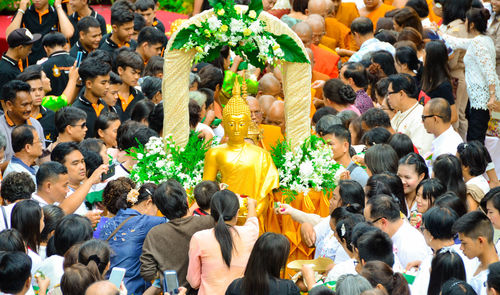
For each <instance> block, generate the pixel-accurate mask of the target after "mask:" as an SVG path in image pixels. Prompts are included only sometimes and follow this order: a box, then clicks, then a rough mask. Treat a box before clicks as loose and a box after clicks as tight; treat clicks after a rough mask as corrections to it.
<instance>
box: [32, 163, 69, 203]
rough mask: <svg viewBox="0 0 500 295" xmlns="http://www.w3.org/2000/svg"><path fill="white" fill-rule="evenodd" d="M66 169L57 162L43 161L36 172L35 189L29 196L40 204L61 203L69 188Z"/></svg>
mask: <svg viewBox="0 0 500 295" xmlns="http://www.w3.org/2000/svg"><path fill="white" fill-rule="evenodd" d="M68 185H69V177H68V169H66V167H65V166H64V165H63V164H61V163H59V162H53V161H50V162H45V163H43V164H42V165H40V167H39V168H38V171H37V172H36V186H37V190H36V192H35V193H33V195H32V196H31V198H32V199H33V200H35V201H37V202H38V204H40V206H41V207H43V206H46V205H52V204H54V205H59V204H61V203H62V202H63V201H64V199H65V197H66V195H67V194H68V191H69V188H68Z"/></svg>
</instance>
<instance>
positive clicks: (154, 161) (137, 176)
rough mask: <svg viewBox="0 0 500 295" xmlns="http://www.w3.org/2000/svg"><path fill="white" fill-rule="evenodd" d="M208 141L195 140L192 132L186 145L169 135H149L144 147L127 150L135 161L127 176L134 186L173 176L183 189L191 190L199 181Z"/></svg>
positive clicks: (159, 181) (201, 177) (195, 137)
mask: <svg viewBox="0 0 500 295" xmlns="http://www.w3.org/2000/svg"><path fill="white" fill-rule="evenodd" d="M210 144H211V143H207V142H204V141H203V140H202V139H198V136H197V134H196V133H193V134H192V135H191V136H190V138H189V142H188V144H187V146H186V148H179V147H178V146H176V144H175V142H174V141H173V139H172V137H171V136H167V137H166V138H160V137H152V138H150V139H149V141H148V143H147V144H146V145H145V146H139V148H136V149H131V150H129V151H128V152H129V155H131V156H132V157H134V158H135V159H136V160H137V163H136V164H135V165H134V166H133V168H132V170H131V173H130V176H131V179H132V180H133V181H135V182H136V184H137V185H142V184H143V183H146V182H153V183H156V184H160V183H161V182H163V181H166V180H168V179H175V180H177V181H178V182H179V183H180V184H182V186H183V187H184V188H185V189H186V190H191V189H193V188H194V187H195V186H196V185H197V184H198V183H200V182H201V181H202V180H203V168H204V159H205V153H206V151H207V150H208V149H209V148H210Z"/></svg>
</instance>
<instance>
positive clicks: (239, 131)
mask: <svg viewBox="0 0 500 295" xmlns="http://www.w3.org/2000/svg"><path fill="white" fill-rule="evenodd" d="M251 122H252V119H251V115H250V108H249V107H248V104H247V103H246V102H245V101H244V100H243V98H241V95H240V84H239V82H238V79H236V81H235V83H234V87H233V96H232V97H231V99H230V100H229V102H228V103H227V104H226V106H225V107H224V110H223V111H222V126H223V127H224V133H225V134H226V135H227V136H228V138H229V141H230V142H233V143H242V142H244V140H245V138H246V137H247V136H248V128H249V126H250V123H251Z"/></svg>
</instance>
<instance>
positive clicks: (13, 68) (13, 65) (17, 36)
mask: <svg viewBox="0 0 500 295" xmlns="http://www.w3.org/2000/svg"><path fill="white" fill-rule="evenodd" d="M41 37H42V35H40V34H31V32H30V31H29V30H28V29H26V28H21V29H16V30H14V31H12V33H10V34H9V36H8V37H7V44H8V45H9V49H7V52H6V53H4V55H3V56H2V59H1V60H0V87H3V86H4V85H5V84H6V83H7V82H9V81H12V80H14V79H15V78H16V76H17V75H19V74H20V73H21V69H20V68H19V60H24V59H26V58H27V57H28V55H29V54H30V53H31V48H32V47H33V44H34V43H35V42H37V41H38V40H40V38H41Z"/></svg>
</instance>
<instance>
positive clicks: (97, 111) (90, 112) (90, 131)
mask: <svg viewBox="0 0 500 295" xmlns="http://www.w3.org/2000/svg"><path fill="white" fill-rule="evenodd" d="M82 90H83V89H82ZM83 93H85V92H81V95H80V96H78V98H77V99H76V101H75V102H74V103H73V106H74V107H76V108H79V109H81V110H82V111H84V112H85V113H87V134H86V135H85V138H91V137H95V132H94V126H95V121H96V120H97V117H99V116H100V115H101V114H104V113H107V112H108V106H107V105H106V103H105V102H104V101H103V100H102V99H99V101H98V102H97V104H96V105H92V103H91V102H90V101H89V100H88V99H86V98H85V96H83Z"/></svg>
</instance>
